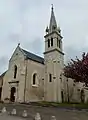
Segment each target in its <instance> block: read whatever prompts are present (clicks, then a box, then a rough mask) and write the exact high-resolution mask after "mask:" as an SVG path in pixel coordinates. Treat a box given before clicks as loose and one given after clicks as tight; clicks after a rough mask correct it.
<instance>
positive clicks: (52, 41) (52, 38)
mask: <svg viewBox="0 0 88 120" xmlns="http://www.w3.org/2000/svg"><path fill="white" fill-rule="evenodd" d="M51 46H53V38H51Z"/></svg>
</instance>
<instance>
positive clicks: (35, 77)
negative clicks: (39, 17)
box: [1, 6, 64, 102]
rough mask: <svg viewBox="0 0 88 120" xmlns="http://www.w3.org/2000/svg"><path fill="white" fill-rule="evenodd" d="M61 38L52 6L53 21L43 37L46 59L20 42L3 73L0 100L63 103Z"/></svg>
mask: <svg viewBox="0 0 88 120" xmlns="http://www.w3.org/2000/svg"><path fill="white" fill-rule="evenodd" d="M62 38H63V37H62V36H61V29H60V27H59V26H57V22H56V18H55V15H54V9H53V6H52V8H51V18H50V23H49V26H48V27H46V34H45V36H44V39H45V40H44V42H45V50H44V58H42V57H40V56H37V55H35V54H33V53H30V52H29V51H26V50H25V49H23V48H22V47H20V44H18V46H17V47H16V49H15V51H14V53H13V55H12V56H11V59H10V60H9V65H8V70H7V71H6V72H5V73H4V74H3V75H1V80H2V81H3V83H2V93H1V100H3V101H4V100H6V99H9V100H10V101H11V102H34V101H49V102H63V99H64V92H63V84H62V83H63V82H62V72H63V67H64V53H63V47H62V46H63V43H62Z"/></svg>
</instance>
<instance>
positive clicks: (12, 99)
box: [10, 87, 16, 102]
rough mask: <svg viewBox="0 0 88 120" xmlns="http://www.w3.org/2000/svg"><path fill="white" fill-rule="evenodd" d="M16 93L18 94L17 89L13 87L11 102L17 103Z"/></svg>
mask: <svg viewBox="0 0 88 120" xmlns="http://www.w3.org/2000/svg"><path fill="white" fill-rule="evenodd" d="M15 92H16V88H15V87H12V88H11V93H10V101H11V102H15V95H14V94H15Z"/></svg>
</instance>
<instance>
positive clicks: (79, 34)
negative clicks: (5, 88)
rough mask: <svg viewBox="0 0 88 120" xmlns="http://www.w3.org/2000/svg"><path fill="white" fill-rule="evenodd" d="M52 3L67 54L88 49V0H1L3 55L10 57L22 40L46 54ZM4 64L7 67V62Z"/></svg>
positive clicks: (27, 46) (1, 48) (67, 55)
mask: <svg viewBox="0 0 88 120" xmlns="http://www.w3.org/2000/svg"><path fill="white" fill-rule="evenodd" d="M52 3H53V4H54V7H55V9H54V10H55V15H56V18H57V23H58V24H60V27H61V30H62V35H63V37H64V39H63V43H64V51H65V54H66V57H65V58H66V59H68V58H70V57H71V56H72V57H73V58H74V57H75V56H76V55H78V56H80V54H81V52H82V51H88V50H87V48H88V37H87V36H88V34H87V33H88V14H87V11H88V7H87V6H88V0H48V1H46V0H45V1H43V0H37V1H36V0H8V1H7V0H0V51H2V52H0V58H3V56H6V58H9V57H10V56H11V55H12V53H13V50H14V49H15V47H16V46H17V44H18V43H19V42H20V43H21V45H22V46H23V47H24V48H25V49H28V50H29V51H33V52H35V53H37V54H40V55H42V53H43V52H44V38H43V36H44V34H45V31H44V30H45V27H46V26H47V25H48V24H49V19H50V5H51V4H52ZM37 41H38V44H37V46H36V47H33V45H34V44H35V43H37ZM28 44H29V45H28ZM40 45H41V47H40ZM34 46H35V45H34ZM72 48H73V49H72ZM1 61H2V60H1ZM6 63H7V62H6ZM0 65H1V66H3V69H5V68H6V66H7V64H3V63H2V64H0ZM0 72H2V69H0Z"/></svg>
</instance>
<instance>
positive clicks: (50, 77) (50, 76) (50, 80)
mask: <svg viewBox="0 0 88 120" xmlns="http://www.w3.org/2000/svg"><path fill="white" fill-rule="evenodd" d="M49 82H52V74H49Z"/></svg>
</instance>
